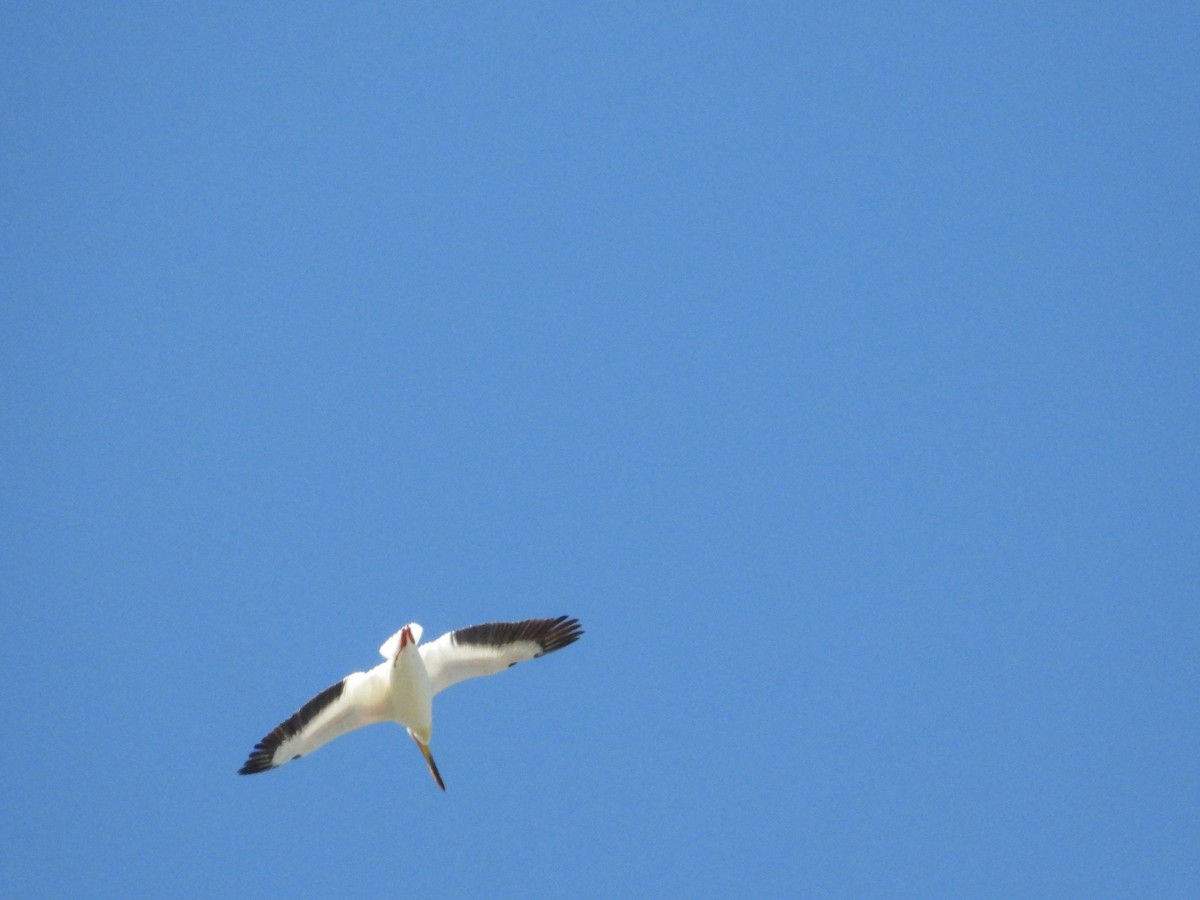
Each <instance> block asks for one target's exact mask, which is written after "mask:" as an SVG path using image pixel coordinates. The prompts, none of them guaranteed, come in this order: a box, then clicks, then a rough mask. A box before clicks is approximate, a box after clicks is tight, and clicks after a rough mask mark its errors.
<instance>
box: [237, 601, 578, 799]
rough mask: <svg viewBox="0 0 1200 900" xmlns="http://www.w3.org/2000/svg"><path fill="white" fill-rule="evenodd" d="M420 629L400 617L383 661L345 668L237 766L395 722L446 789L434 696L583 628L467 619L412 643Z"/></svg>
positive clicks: (559, 622)
mask: <svg viewBox="0 0 1200 900" xmlns="http://www.w3.org/2000/svg"><path fill="white" fill-rule="evenodd" d="M421 630H422V629H421V626H420V625H418V624H417V623H416V622H410V623H409V624H408V625H405V626H404V627H403V628H401V629H400V630H399V631H397V632H396V633H395V634H393V635H392V636H391V637H390V638H388V639H387V640H386V641H384V642H383V646H382V647H380V648H379V652H380V654H381V655H382V656H383V658H384V662H381V663H380V664H379V665H377V666H376V667H375V668H373V669H372V670H371V671H369V672H354V673H353V674H351V675H347V676H346V677H345V678H343V679H342V680H341V681H339V682H338V683H337V684H335V685H332V686H330V687H327V688H326V689H325V690H323V691H321V693H319V694H317V696H315V697H313V698H312V699H311V700H309V701H308V702H307V703H305V704H304V705H303V706H302V707H300V709H299V710H297V711H296V712H295V713H294V714H293V715H292V716H291V717H290V718H288V719H287V720H286V721H284V722H282V723H280V724H279V725H278V726H276V727H275V728H274V729H273V730H272V731H271V732H270V734H268V735H267V736H266V737H264V738H263V739H262V740H261V741H259V742H258V743H257V744H255V745H254V749H253V750H251V751H250V756H249V757H248V758H247V759H246V762H245V764H244V765H243V766H242V767H241V768H240V769H238V774H239V775H254V774H255V773H257V772H265V771H267V770H268V769H276V768H278V767H279V766H282V765H283V764H284V763H286V762H291V761H292V760H293V759H299V758H300V757H301V756H307V755H308V754H309V753H312V752H313V751H314V750H316V749H317V748H318V747H320V746H322V745H324V744H327V743H328V742H329V741H332V740H333V739H334V738H335V737H338V736H339V735H343V734H345V733H346V732H348V731H353V730H354V729H355V728H362V727H363V726H364V725H374V724H375V723H376V722H399V723H400V724H401V725H403V726H404V727H405V728H407V729H408V734H409V736H410V737H411V738H412V739H413V740H414V741H416V744H417V746H418V747H419V748H421V755H422V756H424V757H425V762H426V764H427V765H428V766H429V772H430V774H431V775H433V780H434V781H436V782H437V785H438V787H440V788H441V789H442V790H443V791H444V790H445V789H446V785H445V783H444V782H443V781H442V776H441V773H439V772H438V767H437V764H436V763H435V762H434V761H433V754H432V753H430V751H429V741H430V739H431V737H432V736H433V698H434V697H435V696H437V695H438V694H440V693H441V692H442V691H444V690H445V689H446V688H448V687H450V686H451V685H454V684H458V683H459V682H460V681H465V680H466V679H468V678H476V677H478V676H480V675H494V674H496V673H497V672H501V671H503V670H504V669H508V668H511V667H512V666H515V665H516V664H517V663H519V662H524V661H525V660H527V659H536V658H537V657H539V656H544V655H545V654H547V653H553V652H554V651H555V650H561V649H562V648H563V647H565V646H567V645H568V644H573V643H575V642H576V641H577V640H579V637H580V635H582V634H583V628H582V627H581V626H580V624H579V620H578V619H573V618H568V617H567V616H559V617H558V618H557V619H527V620H526V621H524V622H491V623H488V624H486V625H472V626H471V627H470V628H460V629H458V630H457V631H450V632H447V633H446V634H443V635H442V636H441V637H440V638H438V639H437V640H436V641H431V642H430V643H428V644H421V645H420V646H418V644H419V643H420V641H421Z"/></svg>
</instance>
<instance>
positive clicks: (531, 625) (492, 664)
mask: <svg viewBox="0 0 1200 900" xmlns="http://www.w3.org/2000/svg"><path fill="white" fill-rule="evenodd" d="M582 634H583V628H582V627H581V626H580V624H579V620H578V619H573V618H569V617H567V616H559V617H558V618H557V619H528V620H526V621H524V622H490V623H488V624H486V625H472V626H471V627H469V628H460V629H458V630H457V631H450V632H447V633H446V634H443V635H442V636H441V637H440V638H438V639H437V640H436V641H430V642H429V643H428V644H422V645H421V647H420V648H419V649H420V651H421V659H422V660H423V661H424V663H425V670H426V671H427V672H428V673H429V682H430V685H431V686H432V688H433V693H434V694H438V693H441V692H442V691H444V690H445V689H446V688H448V687H450V686H451V685H455V684H458V683H459V682H460V681H465V680H466V679H468V678H476V677H479V676H481V675H494V674H495V673H497V672H502V671H503V670H505V669H507V668H509V667H510V666H515V665H516V664H517V663H519V662H524V661H525V660H527V659H536V658H537V657H539V656H544V655H545V654H547V653H553V652H554V651H555V650H561V649H562V648H563V647H566V646H567V645H568V644H573V643H575V641H577V640H579V637H580V635H582Z"/></svg>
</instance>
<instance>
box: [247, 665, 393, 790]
mask: <svg viewBox="0 0 1200 900" xmlns="http://www.w3.org/2000/svg"><path fill="white" fill-rule="evenodd" d="M376 668H377V669H382V668H383V667H382V666H379V667H376ZM386 690H387V675H386V672H385V673H383V677H382V678H381V677H379V675H377V674H376V669H372V670H371V671H370V672H355V673H354V674H352V675H347V676H346V677H345V678H343V679H342V680H341V681H339V682H338V683H337V684H334V685H331V686H330V687H327V688H326V689H325V690H323V691H321V693H319V694H317V696H315V697H313V698H312V699H311V700H309V701H308V702H307V703H305V704H304V705H303V706H302V707H300V709H298V710H297V711H296V712H295V713H294V714H293V715H292V716H291V717H290V718H289V719H287V720H286V721H285V722H281V723H280V724H279V725H277V726H276V727H275V728H274V729H273V730H272V731H271V733H270V734H268V735H267V736H266V737H264V738H263V739H262V740H261V741H259V742H258V743H257V744H255V745H254V749H253V750H251V751H250V756H249V757H248V758H247V759H246V762H245V764H244V765H243V766H242V767H241V768H240V769H238V774H239V775H253V774H255V773H256V772H265V771H267V769H274V768H277V767H279V766H282V765H283V764H284V763H285V762H290V761H291V760H293V759H296V758H297V757H300V756H304V755H306V754H308V753H312V752H313V751H314V750H316V749H317V748H318V747H320V746H321V745H322V744H327V743H328V742H329V741H332V740H333V739H334V738H335V737H338V736H339V735H342V734H345V733H346V732H347V731H353V730H354V729H355V728H361V727H362V726H364V725H372V724H374V723H376V722H381V721H383V719H384V718H385V716H384V715H383V711H384V705H385V704H384V698H385V694H386Z"/></svg>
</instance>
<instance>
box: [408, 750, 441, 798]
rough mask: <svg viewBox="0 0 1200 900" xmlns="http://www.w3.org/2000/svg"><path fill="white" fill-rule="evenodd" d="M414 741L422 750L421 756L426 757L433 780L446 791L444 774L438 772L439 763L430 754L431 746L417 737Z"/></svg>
mask: <svg viewBox="0 0 1200 900" xmlns="http://www.w3.org/2000/svg"><path fill="white" fill-rule="evenodd" d="M413 740H414V741H416V742H417V746H418V747H420V748H421V755H422V756H424V757H425V762H426V764H427V765H428V766H429V773H430V774H431V775H433V780H434V781H436V782H437V786H438V787H440V788H441V789H442V790H443V791H444V790H445V789H446V784H445V782H443V781H442V773H441V772H439V771H438V767H437V763H435V762H434V761H433V754H432V753H430V752H429V745H428V744H423V743H421V742H420V741H419V740H417V739H416V738H415V737H414V738H413Z"/></svg>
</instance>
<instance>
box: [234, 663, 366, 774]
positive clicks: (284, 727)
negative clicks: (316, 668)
mask: <svg viewBox="0 0 1200 900" xmlns="http://www.w3.org/2000/svg"><path fill="white" fill-rule="evenodd" d="M345 687H346V680H345V679H344V678H343V679H342V680H341V681H339V682H338V683H337V684H331V685H330V686H329V687H327V688H325V690H323V691H321V693H319V694H317V696H315V697H313V698H312V699H311V700H309V701H308V702H307V703H305V704H304V705H303V706H302V707H300V708H299V709H298V710H296V712H295V713H293V714H292V715H291V716H290V717H289V718H288V719H287V721H285V722H280V723H279V724H278V725H276V726H275V727H274V728H273V729H272V730H271V733H270V734H268V735H267V736H266V737H264V738H263V739H262V740H261V741H259V742H258V743H257V744H255V745H254V749H253V750H251V751H250V755H249V756H248V757H247V758H246V762H245V763H243V764H242V767H241V768H240V769H238V774H239V775H256V774H258V773H259V772H265V771H267V770H268V769H277V768H279V767H278V766H276V765H275V764H274V762H272V760H274V758H275V751H276V750H278V749H279V747H280V745H282V744H283V742H284V741H286V740H287V739H288V738H290V737H292V736H293V735H295V734H298V733H299V731H300V729H301V728H303V727H304V726H305V725H307V724H308V723H309V722H311V721H312V720H313V719H314V718H315V717H316V715H317V713H319V712H320V711H321V710H323V709H324V708H325V707H327V706H328V705H329V704H330V703H332V702H333V701H334V700H336V699H337V698H338V697H340V696H342V690H343V689H344V688H345Z"/></svg>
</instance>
